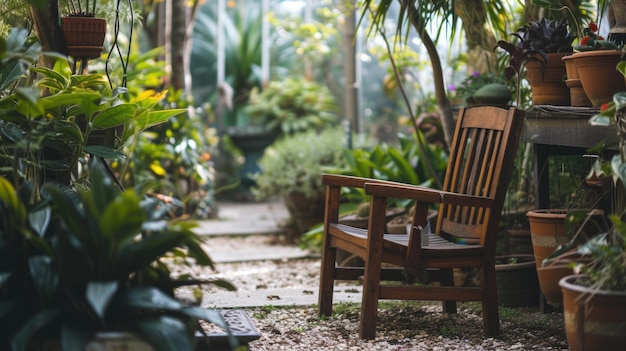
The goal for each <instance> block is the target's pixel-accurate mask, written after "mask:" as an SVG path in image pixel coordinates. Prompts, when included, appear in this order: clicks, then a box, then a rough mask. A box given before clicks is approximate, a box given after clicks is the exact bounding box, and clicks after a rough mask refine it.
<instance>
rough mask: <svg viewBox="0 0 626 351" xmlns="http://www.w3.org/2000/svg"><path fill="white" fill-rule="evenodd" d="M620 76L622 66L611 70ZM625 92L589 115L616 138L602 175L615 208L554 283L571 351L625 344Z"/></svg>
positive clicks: (625, 73)
mask: <svg viewBox="0 0 626 351" xmlns="http://www.w3.org/2000/svg"><path fill="white" fill-rule="evenodd" d="M617 68H618V70H619V72H620V73H621V74H622V75H623V76H626V62H620V63H619V65H618V66H617ZM625 111H626V92H618V93H616V94H615V95H614V96H613V99H612V101H611V102H610V103H609V104H607V105H606V106H605V107H604V108H602V110H601V113H600V114H598V115H596V116H594V117H592V118H591V119H590V120H589V123H590V124H592V125H613V126H615V128H616V131H617V134H618V136H619V137H620V142H619V149H618V150H619V154H618V155H615V156H614V157H613V159H612V160H611V162H610V164H609V163H605V166H606V167H603V168H602V169H603V170H606V172H605V174H611V175H612V178H613V179H614V181H615V185H616V189H615V190H614V191H615V196H616V201H615V203H616V204H617V205H620V204H621V206H616V207H615V208H614V211H613V214H612V215H611V216H610V220H611V224H612V225H611V227H610V228H609V230H608V231H607V232H605V233H604V234H602V235H598V236H596V237H593V238H591V239H590V240H588V241H587V242H585V243H583V244H581V245H579V246H578V247H577V253H578V254H579V255H580V256H581V257H582V258H585V259H586V261H582V262H581V261H580V260H578V261H579V262H578V263H577V264H576V265H575V266H574V271H575V272H576V273H578V274H576V275H570V276H567V277H564V278H562V279H561V281H560V282H559V285H560V286H561V289H562V293H563V310H564V312H563V315H564V320H565V330H566V334H567V342H568V344H569V347H570V349H571V350H574V351H581V350H619V349H620V348H622V346H621V345H624V343H626V331H625V330H624V325H626V317H625V316H626V307H625V306H626V300H625V299H626V264H625V262H626V223H625V222H624V213H625V212H624V207H623V200H624V199H623V197H624V194H625V193H624V191H625V190H626V188H625V187H624V184H625V183H624V180H625V179H624V173H623V172H622V170H623V168H624V162H625V161H624V160H626V149H625V147H624V146H625V145H626V144H625V140H626V129H624V127H623V126H624V117H623V116H624V112H625Z"/></svg>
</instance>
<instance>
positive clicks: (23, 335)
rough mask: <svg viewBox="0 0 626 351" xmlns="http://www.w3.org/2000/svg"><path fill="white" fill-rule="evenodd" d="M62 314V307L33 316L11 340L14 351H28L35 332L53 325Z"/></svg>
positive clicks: (45, 310) (42, 311)
mask: <svg viewBox="0 0 626 351" xmlns="http://www.w3.org/2000/svg"><path fill="white" fill-rule="evenodd" d="M60 314H61V307H56V308H52V309H44V310H41V311H39V312H38V313H37V314H35V315H34V316H32V317H31V318H30V319H29V320H28V321H27V322H26V323H24V324H23V325H22V328H21V329H20V330H19V331H18V332H17V334H15V336H14V337H13V340H11V348H12V351H27V350H28V348H27V346H28V345H29V342H28V341H29V340H30V338H31V337H32V335H33V334H35V332H37V331H38V330H40V329H42V328H43V327H45V326H46V325H48V324H50V323H52V322H53V321H54V320H55V319H56V318H57V317H58V316H59V315H60Z"/></svg>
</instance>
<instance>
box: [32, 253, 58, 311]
mask: <svg viewBox="0 0 626 351" xmlns="http://www.w3.org/2000/svg"><path fill="white" fill-rule="evenodd" d="M28 267H29V270H30V274H31V276H32V279H33V283H34V285H35V289H36V291H37V295H39V298H40V299H41V301H44V302H48V301H51V300H52V299H53V296H54V294H55V293H56V291H57V287H58V285H59V276H58V275H57V273H56V270H55V267H54V266H53V262H52V258H51V257H49V256H33V257H30V258H29V259H28Z"/></svg>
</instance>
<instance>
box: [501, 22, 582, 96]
mask: <svg viewBox="0 0 626 351" xmlns="http://www.w3.org/2000/svg"><path fill="white" fill-rule="evenodd" d="M513 35H514V36H516V37H517V38H518V39H519V43H518V46H527V47H529V48H530V49H532V50H535V51H538V52H540V53H542V54H541V55H539V56H538V58H539V60H534V61H531V62H528V64H527V65H526V79H527V80H528V82H529V83H530V86H531V90H532V102H533V104H534V105H570V92H569V88H568V87H567V85H566V84H565V77H566V76H567V72H566V70H565V63H564V62H563V60H562V58H563V57H564V56H565V55H568V54H569V53H571V52H572V42H573V40H574V35H572V33H570V31H569V30H568V24H567V19H566V18H562V19H561V20H559V21H557V20H547V19H546V18H542V19H541V20H539V21H531V22H530V23H528V24H527V25H525V26H523V27H521V28H519V29H518V30H517V33H514V34H513ZM542 59H543V61H542Z"/></svg>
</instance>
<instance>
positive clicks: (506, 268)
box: [496, 254, 539, 307]
mask: <svg viewBox="0 0 626 351" xmlns="http://www.w3.org/2000/svg"><path fill="white" fill-rule="evenodd" d="M496 284H497V286H498V304H499V305H500V306H505V307H521V306H537V305H539V283H538V281H537V270H536V269H535V263H534V260H533V255H523V254H522V255H509V256H498V257H496Z"/></svg>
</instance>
